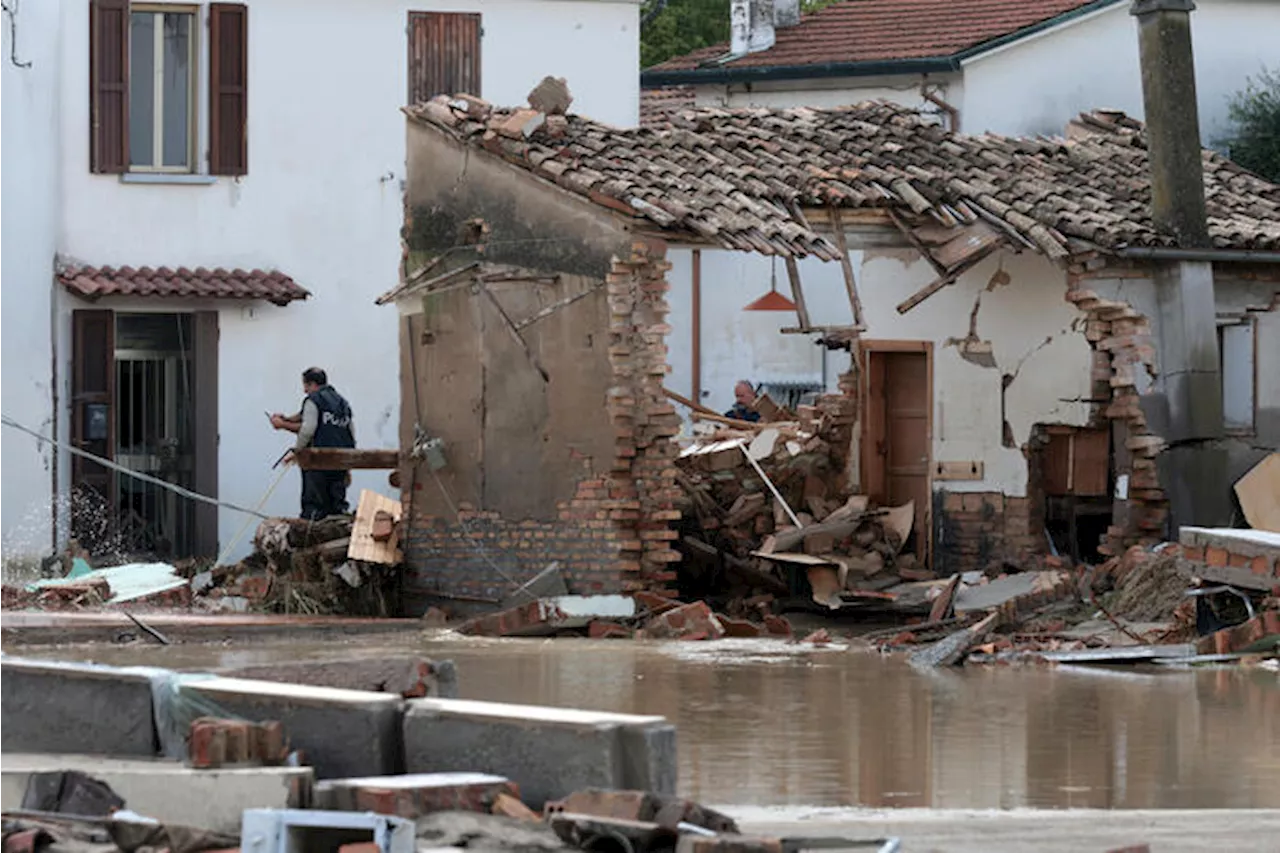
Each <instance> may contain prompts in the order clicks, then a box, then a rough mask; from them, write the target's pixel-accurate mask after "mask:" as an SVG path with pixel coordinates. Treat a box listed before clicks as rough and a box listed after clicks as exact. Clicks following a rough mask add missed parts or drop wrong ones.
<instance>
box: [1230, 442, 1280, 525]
mask: <svg viewBox="0 0 1280 853" xmlns="http://www.w3.org/2000/svg"><path fill="white" fill-rule="evenodd" d="M1235 489H1236V497H1237V498H1239V499H1240V508H1241V509H1242V510H1244V517H1245V519H1246V520H1247V521H1248V522H1249V526H1250V527H1252V528H1253V529H1254V530H1269V531H1271V532H1272V533H1280V453H1272V454H1271V455H1270V456H1268V457H1267V458H1266V459H1263V460H1262V461H1261V462H1259V463H1258V464H1257V465H1254V466H1253V468H1252V469H1250V471H1249V473H1248V474H1245V475H1244V476H1243V477H1241V478H1240V479H1239V480H1237V481H1236V486H1235Z"/></svg>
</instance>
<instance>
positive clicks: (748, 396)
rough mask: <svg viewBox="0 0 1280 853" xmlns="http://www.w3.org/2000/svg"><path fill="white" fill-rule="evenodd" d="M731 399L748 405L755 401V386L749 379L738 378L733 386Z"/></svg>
mask: <svg viewBox="0 0 1280 853" xmlns="http://www.w3.org/2000/svg"><path fill="white" fill-rule="evenodd" d="M733 401H734V402H735V403H741V404H742V405H744V406H750V405H751V404H752V403H754V402H755V401H756V389H755V386H754V385H752V384H751V382H750V381H749V380H746V379H739V380H738V384H737V385H734V386H733Z"/></svg>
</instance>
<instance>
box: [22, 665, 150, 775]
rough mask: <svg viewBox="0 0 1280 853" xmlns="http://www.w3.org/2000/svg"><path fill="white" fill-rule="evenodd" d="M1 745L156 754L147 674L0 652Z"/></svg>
mask: <svg viewBox="0 0 1280 853" xmlns="http://www.w3.org/2000/svg"><path fill="white" fill-rule="evenodd" d="M0 715H2V716H3V725H2V726H0V749H3V751H4V752H55V753H83V754H88V755H121V756H145V757H151V756H154V755H155V754H156V752H157V737H156V726H155V716H154V714H153V713H152V692H151V679H150V678H149V677H148V675H147V674H146V672H144V671H141V670H130V669H122V668H119V667H110V666H99V665H96V664H85V663H65V662H61V661H35V660H23V659H20V658H10V657H4V658H2V659H0Z"/></svg>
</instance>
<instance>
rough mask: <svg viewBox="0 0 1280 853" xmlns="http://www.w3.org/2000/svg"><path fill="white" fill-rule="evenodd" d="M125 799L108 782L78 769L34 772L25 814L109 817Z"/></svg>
mask: <svg viewBox="0 0 1280 853" xmlns="http://www.w3.org/2000/svg"><path fill="white" fill-rule="evenodd" d="M122 808H124V800H123V799H122V798H121V797H120V795H118V794H117V793H116V792H115V791H113V790H111V786H109V785H108V784H106V783H105V782H101V781H99V780H97V779H94V778H93V777H91V776H87V775H85V774H84V773H81V772H80V771H78V770H66V771H58V772H56V773H32V774H31V776H30V778H29V779H28V780H27V789H26V792H25V793H24V794H23V796H22V809H23V811H31V812H50V813H56V814H72V815H79V816H81V817H106V816H108V815H110V814H111V813H112V812H114V811H117V810H119V809H122Z"/></svg>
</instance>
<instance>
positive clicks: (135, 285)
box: [58, 266, 311, 305]
mask: <svg viewBox="0 0 1280 853" xmlns="http://www.w3.org/2000/svg"><path fill="white" fill-rule="evenodd" d="M58 280H59V281H61V282H62V285H63V286H64V287H66V288H67V290H70V291H71V292H72V293H74V294H76V295H77V296H82V297H84V298H85V299H97V298H99V297H102V296H182V297H194V298H205V299H263V300H266V301H267V302H274V303H275V304H277V305H287V304H288V303H290V302H292V301H293V300H295V299H306V298H307V297H308V296H310V295H311V294H310V293H308V292H307V291H306V290H305V289H303V288H302V287H299V286H298V284H297V282H295V281H294V280H293V279H291V278H289V276H287V275H285V274H284V273H279V272H271V271H268V270H239V269H236V270H224V269H221V268H219V269H215V270H209V269H205V268H204V267H199V268H197V269H194V270H192V269H187V268H186V267H178V268H177V269H176V270H175V269H170V268H168V267H160V268H159V269H152V268H151V267H141V268H140V269H134V268H133V267H86V266H72V267H65V268H63V269H61V270H60V271H59V272H58Z"/></svg>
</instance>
